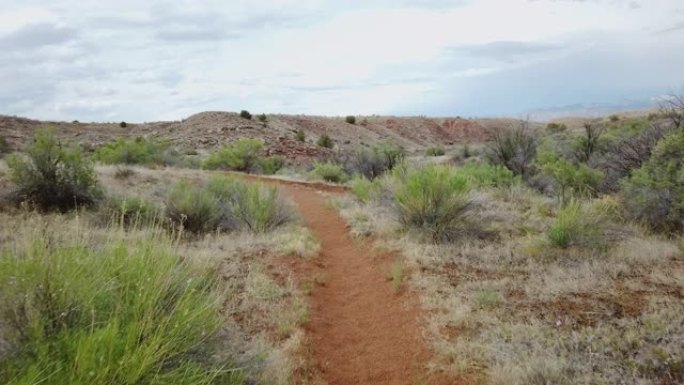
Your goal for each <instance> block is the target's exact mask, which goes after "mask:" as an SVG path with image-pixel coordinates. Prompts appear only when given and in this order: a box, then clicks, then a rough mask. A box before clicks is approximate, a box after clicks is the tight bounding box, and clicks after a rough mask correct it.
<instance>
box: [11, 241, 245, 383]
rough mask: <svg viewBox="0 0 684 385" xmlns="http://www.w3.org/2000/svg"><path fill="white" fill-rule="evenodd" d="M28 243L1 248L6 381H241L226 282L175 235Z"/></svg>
mask: <svg viewBox="0 0 684 385" xmlns="http://www.w3.org/2000/svg"><path fill="white" fill-rule="evenodd" d="M26 245H27V246H25V247H24V248H23V249H19V250H17V249H8V250H6V251H4V252H3V253H2V254H1V257H0V292H2V293H3V294H2V296H0V317H1V318H0V324H2V325H3V329H2V339H3V343H6V344H9V347H10V349H9V350H7V351H5V352H3V356H2V358H1V359H0V383H3V384H55V385H89V384H143V385H151V384H178V385H191V384H192V385H194V384H205V385H209V384H216V385H218V384H240V383H242V379H241V378H240V377H242V375H241V374H240V372H239V371H232V370H229V368H230V366H228V365H229V363H228V362H225V361H224V360H223V359H221V358H219V357H220V356H221V355H220V354H219V353H220V351H219V349H218V346H219V344H218V331H219V330H220V327H221V326H222V323H223V320H222V316H221V311H222V306H223V303H224V298H223V296H224V295H223V294H222V293H223V290H218V282H217V280H216V278H215V277H214V276H213V273H211V272H209V271H206V270H205V271H202V270H200V269H197V268H195V267H193V266H192V265H191V264H190V263H191V262H187V261H186V262H183V261H182V259H180V258H178V256H176V255H174V254H173V253H172V252H171V251H170V250H171V241H169V240H161V239H155V240H149V241H142V242H131V243H130V244H126V243H123V242H115V241H109V242H108V243H106V244H105V245H103V246H101V247H92V246H91V245H89V244H86V242H83V243H76V244H67V245H60V246H54V245H52V244H51V243H50V242H49V241H47V240H43V239H34V240H29V242H27V243H26ZM5 347H7V346H5Z"/></svg>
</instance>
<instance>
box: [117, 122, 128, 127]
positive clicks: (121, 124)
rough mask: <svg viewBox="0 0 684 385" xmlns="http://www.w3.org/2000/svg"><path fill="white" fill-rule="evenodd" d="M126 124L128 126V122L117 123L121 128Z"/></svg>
mask: <svg viewBox="0 0 684 385" xmlns="http://www.w3.org/2000/svg"><path fill="white" fill-rule="evenodd" d="M127 126H128V124H126V122H121V123H119V127H121V128H126V127H127Z"/></svg>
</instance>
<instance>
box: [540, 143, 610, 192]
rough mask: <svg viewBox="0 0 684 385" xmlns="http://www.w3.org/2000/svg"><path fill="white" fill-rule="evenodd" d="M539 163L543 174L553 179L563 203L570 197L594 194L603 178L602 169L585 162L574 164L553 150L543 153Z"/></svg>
mask: <svg viewBox="0 0 684 385" xmlns="http://www.w3.org/2000/svg"><path fill="white" fill-rule="evenodd" d="M538 164H539V167H540V168H541V171H542V174H543V175H545V176H547V177H549V178H551V180H553V184H554V189H555V192H556V195H557V196H558V200H559V201H560V203H561V204H565V203H566V202H567V201H568V198H570V197H581V196H592V195H594V194H595V193H596V191H597V189H598V186H599V184H600V183H601V179H602V178H603V173H602V172H601V171H598V170H592V169H590V168H589V167H587V166H586V165H584V164H578V165H575V164H572V163H571V162H570V161H568V160H566V159H564V158H561V157H559V156H557V155H556V154H553V153H551V152H549V153H543V154H541V155H540V159H539V160H538Z"/></svg>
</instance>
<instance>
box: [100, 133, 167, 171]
mask: <svg viewBox="0 0 684 385" xmlns="http://www.w3.org/2000/svg"><path fill="white" fill-rule="evenodd" d="M94 158H95V160H97V161H98V162H102V163H105V164H141V165H165V166H172V165H176V164H178V163H179V162H180V154H179V153H178V152H177V151H175V150H174V149H172V148H170V147H169V145H168V144H167V143H162V142H159V141H156V140H153V139H145V138H141V137H138V138H135V139H118V140H116V141H114V142H111V143H107V144H105V145H102V146H101V147H99V148H98V149H97V150H95V156H94Z"/></svg>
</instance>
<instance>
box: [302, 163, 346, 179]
mask: <svg viewBox="0 0 684 385" xmlns="http://www.w3.org/2000/svg"><path fill="white" fill-rule="evenodd" d="M309 176H310V177H311V178H313V179H322V180H324V181H326V182H332V183H344V182H346V181H347V180H349V175H348V174H347V173H346V172H345V171H344V168H342V166H340V165H339V164H334V163H319V162H316V163H314V168H313V170H312V171H311V172H310V173H309Z"/></svg>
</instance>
